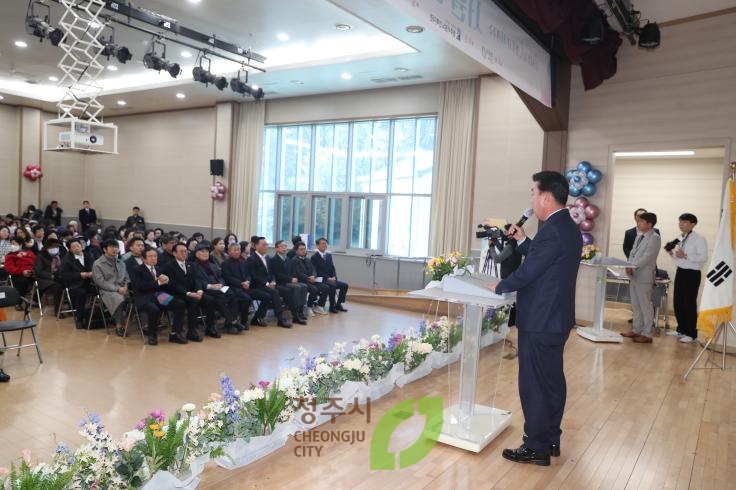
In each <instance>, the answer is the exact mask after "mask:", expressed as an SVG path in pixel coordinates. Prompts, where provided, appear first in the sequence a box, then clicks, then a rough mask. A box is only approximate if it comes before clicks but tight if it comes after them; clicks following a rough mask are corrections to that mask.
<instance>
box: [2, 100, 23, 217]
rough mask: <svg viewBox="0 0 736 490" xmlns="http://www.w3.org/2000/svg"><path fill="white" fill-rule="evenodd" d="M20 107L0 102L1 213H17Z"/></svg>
mask: <svg viewBox="0 0 736 490" xmlns="http://www.w3.org/2000/svg"><path fill="white" fill-rule="evenodd" d="M19 131H20V109H18V108H17V107H13V106H9V105H5V104H0V213H2V214H7V213H13V214H15V213H17V212H18V211H19V210H18V209H17V208H18V173H19V172H18V138H19Z"/></svg>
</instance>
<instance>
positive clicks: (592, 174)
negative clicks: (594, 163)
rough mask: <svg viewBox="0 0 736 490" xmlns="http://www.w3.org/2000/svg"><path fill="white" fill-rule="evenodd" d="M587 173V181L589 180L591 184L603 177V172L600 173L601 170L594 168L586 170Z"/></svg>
mask: <svg viewBox="0 0 736 490" xmlns="http://www.w3.org/2000/svg"><path fill="white" fill-rule="evenodd" d="M587 175H588V182H590V183H591V184H597V183H598V182H600V181H601V179H602V178H603V174H602V173H601V171H600V170H598V169H595V168H591V169H590V170H588V174H587Z"/></svg>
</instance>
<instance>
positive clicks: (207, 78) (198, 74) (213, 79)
mask: <svg viewBox="0 0 736 490" xmlns="http://www.w3.org/2000/svg"><path fill="white" fill-rule="evenodd" d="M205 60H206V61H207V69H206V70H205V69H204V67H203V66H202V62H203V61H205ZM211 66H212V60H210V59H209V58H207V57H206V56H204V55H202V56H200V57H199V66H195V67H194V69H193V70H192V77H193V78H194V81H195V82H199V83H204V84H205V85H209V84H212V85H214V86H215V87H217V89H218V90H222V89H224V88H225V87H227V78H225V77H217V76H215V75H213V74H212V73H211V72H210V67H211Z"/></svg>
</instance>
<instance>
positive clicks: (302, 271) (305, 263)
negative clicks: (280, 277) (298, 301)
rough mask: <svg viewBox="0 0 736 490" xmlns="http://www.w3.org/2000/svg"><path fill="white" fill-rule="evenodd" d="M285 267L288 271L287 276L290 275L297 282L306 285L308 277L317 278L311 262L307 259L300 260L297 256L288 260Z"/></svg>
mask: <svg viewBox="0 0 736 490" xmlns="http://www.w3.org/2000/svg"><path fill="white" fill-rule="evenodd" d="M286 267H287V269H288V270H289V274H291V275H292V276H296V278H297V279H299V282H306V283H308V282H309V276H315V277H316V276H317V274H316V273H315V272H314V266H313V265H312V261H311V260H309V259H308V258H307V257H304V258H303V259H300V258H299V257H298V256H296V257H294V258H292V259H289V262H288V264H287V266H286Z"/></svg>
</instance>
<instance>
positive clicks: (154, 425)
mask: <svg viewBox="0 0 736 490" xmlns="http://www.w3.org/2000/svg"><path fill="white" fill-rule="evenodd" d="M160 427H161V426H160V425H158V424H151V425H149V426H148V428H149V429H151V430H154V431H156V430H158V429H159V428H160Z"/></svg>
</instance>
